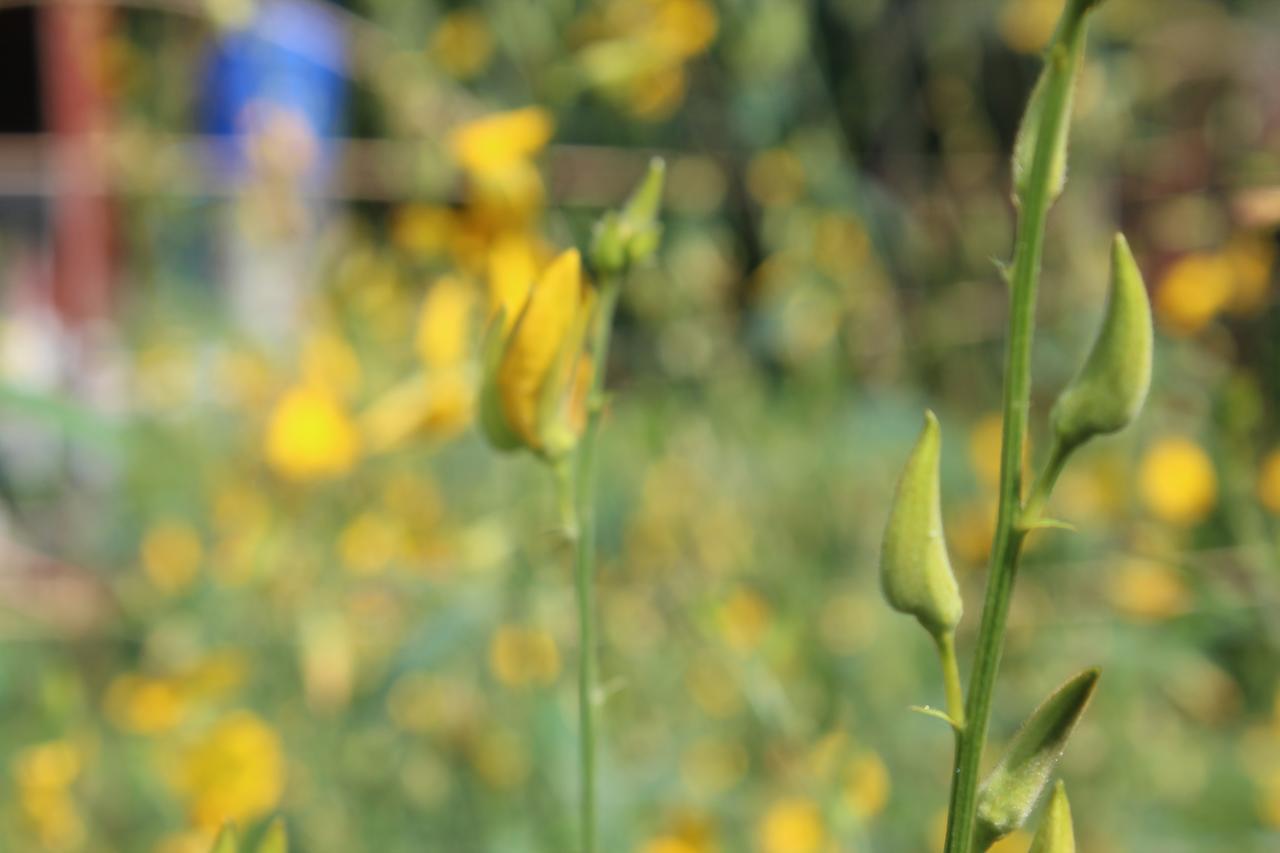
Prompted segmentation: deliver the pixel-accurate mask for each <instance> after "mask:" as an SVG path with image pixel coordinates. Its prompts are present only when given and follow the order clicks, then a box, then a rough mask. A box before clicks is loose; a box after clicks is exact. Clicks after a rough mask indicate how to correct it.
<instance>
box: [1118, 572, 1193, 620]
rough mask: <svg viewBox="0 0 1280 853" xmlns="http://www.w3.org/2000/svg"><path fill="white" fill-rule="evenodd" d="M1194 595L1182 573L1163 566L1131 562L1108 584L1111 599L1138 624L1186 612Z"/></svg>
mask: <svg viewBox="0 0 1280 853" xmlns="http://www.w3.org/2000/svg"><path fill="white" fill-rule="evenodd" d="M1190 597H1191V596H1190V593H1189V592H1188V591H1187V587H1186V584H1185V583H1183V580H1182V577H1181V575H1179V574H1178V572H1177V571H1176V570H1175V569H1173V568H1171V567H1170V566H1166V565H1164V564H1163V563H1156V562H1152V561H1150V560H1138V559H1132V560H1129V561H1128V562H1127V563H1125V565H1124V566H1123V567H1122V568H1121V569H1120V571H1119V572H1117V573H1116V574H1115V575H1113V576H1112V577H1111V578H1110V579H1109V581H1108V583H1107V598H1108V599H1110V601H1111V603H1112V605H1113V606H1114V607H1115V608H1116V609H1117V610H1119V611H1121V612H1122V613H1124V614H1126V615H1128V616H1131V617H1133V618H1134V619H1138V620H1158V619H1168V618H1170V617H1172V616H1177V615H1179V614H1181V613H1184V612H1186V610H1187V605H1188V603H1189V600H1190Z"/></svg>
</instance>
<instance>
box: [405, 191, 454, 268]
mask: <svg viewBox="0 0 1280 853" xmlns="http://www.w3.org/2000/svg"><path fill="white" fill-rule="evenodd" d="M456 218H457V215H456V214H455V213H454V212H453V211H452V210H450V209H449V208H447V207H436V206H434V205H428V204H406V205H403V206H401V207H399V208H397V209H396V212H395V214H394V215H393V216H392V219H391V242H392V244H393V245H395V247H396V248H398V249H400V250H401V251H403V252H408V253H409V254H411V255H417V256H419V257H423V258H431V257H436V256H438V255H442V254H444V253H445V251H446V250H447V249H448V248H449V245H450V243H451V242H452V240H453V237H454V229H455V225H456Z"/></svg>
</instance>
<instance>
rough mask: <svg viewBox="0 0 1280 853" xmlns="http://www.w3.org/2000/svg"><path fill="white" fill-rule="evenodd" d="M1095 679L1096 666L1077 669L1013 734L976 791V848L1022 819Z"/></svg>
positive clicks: (987, 844)
mask: <svg viewBox="0 0 1280 853" xmlns="http://www.w3.org/2000/svg"><path fill="white" fill-rule="evenodd" d="M1097 684H1098V670H1096V669H1087V670H1085V671H1084V672H1082V673H1080V674H1079V675H1077V676H1076V677H1075V678H1072V679H1071V680H1070V681H1068V682H1067V683H1066V684H1064V685H1063V686H1062V687H1059V688H1058V690H1057V691H1056V692H1054V694H1053V695H1052V696H1050V697H1049V698H1048V699H1046V700H1045V702H1044V704H1043V705H1041V706H1040V707H1039V708H1037V709H1036V710H1035V711H1034V712H1033V713H1032V714H1031V716H1030V717H1029V718H1028V719H1027V721H1026V723H1024V724H1023V726H1022V728H1021V729H1020V730H1019V731H1018V733H1017V734H1016V735H1014V738H1013V742H1012V743H1011V744H1010V745H1009V749H1008V751H1007V752H1006V753H1005V755H1004V757H1003V758H1002V759H1000V763H999V764H997V765H996V768H995V769H994V770H992V771H991V775H990V776H988V777H987V780H986V782H984V783H983V785H982V790H981V791H980V792H979V793H978V827H977V836H976V837H977V842H978V843H977V845H976V847H977V849H978V850H986V849H987V848H988V847H990V846H991V845H992V844H993V843H995V842H996V841H997V840H999V839H1001V838H1003V837H1004V836H1006V835H1008V834H1009V833H1010V832H1013V831H1014V830H1015V829H1019V828H1021V827H1022V825H1023V824H1024V823H1026V821H1027V816H1028V815H1029V814H1031V810H1032V809H1033V808H1035V804H1036V800H1038V799H1040V794H1041V793H1042V792H1043V791H1044V787H1045V785H1047V784H1048V783H1049V776H1050V775H1051V774H1052V773H1053V770H1054V768H1055V767H1056V766H1057V765H1058V760H1059V759H1060V758H1061V757H1062V752H1063V750H1064V749H1065V748H1066V745H1067V738H1069V737H1070V736H1071V732H1072V731H1073V730H1074V729H1075V727H1076V723H1077V722H1078V721H1079V719H1080V715H1081V714H1083V713H1084V709H1085V707H1086V706H1087V705H1088V704H1089V700H1090V699H1091V698H1092V697H1093V691H1094V688H1096V687H1097Z"/></svg>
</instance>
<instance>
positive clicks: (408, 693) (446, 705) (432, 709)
mask: <svg viewBox="0 0 1280 853" xmlns="http://www.w3.org/2000/svg"><path fill="white" fill-rule="evenodd" d="M479 706H480V699H479V697H478V696H477V695H476V692H475V690H474V688H472V686H471V685H470V684H468V683H467V682H464V681H461V680H459V679H456V678H452V677H449V676H443V675H428V674H426V673H423V672H410V673H407V674H405V675H402V676H401V677H400V678H398V679H397V680H396V682H395V684H393V685H391V690H390V692H388V693H387V715H388V716H389V717H390V718H391V721H392V722H393V723H395V725H396V726H397V727H398V728H400V729H401V730H403V731H406V732H419V733H432V734H439V735H449V734H456V733H460V732H462V731H465V730H466V729H468V728H470V727H471V726H473V725H474V724H475V723H476V721H477V718H478V716H479V714H480V710H481V709H480V707H479Z"/></svg>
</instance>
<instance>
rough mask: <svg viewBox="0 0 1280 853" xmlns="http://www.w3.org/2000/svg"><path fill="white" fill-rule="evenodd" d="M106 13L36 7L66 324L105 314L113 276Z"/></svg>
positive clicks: (57, 4)
mask: <svg viewBox="0 0 1280 853" xmlns="http://www.w3.org/2000/svg"><path fill="white" fill-rule="evenodd" d="M109 14H110V12H109V10H108V8H107V7H106V6H105V5H103V4H100V3H96V2H76V0H47V2H45V3H44V4H43V5H42V6H41V9H40V49H41V50H40V52H41V84H42V87H43V93H44V107H45V116H46V125H47V127H48V129H49V131H50V133H51V139H52V141H53V157H52V159H51V164H52V175H51V177H52V184H53V194H52V196H51V198H50V209H49V216H50V225H51V232H52V234H51V237H52V249H53V282H52V284H53V290H52V296H53V303H54V306H55V308H56V309H57V311H58V313H59V314H60V316H61V317H62V318H63V321H64V322H65V323H67V325H68V326H70V327H78V326H82V325H83V324H84V323H86V322H87V321H91V320H94V319H98V318H102V317H104V316H105V315H106V313H107V309H108V299H109V294H110V280H111V257H110V254H111V252H110V250H111V215H110V209H109V205H108V200H107V195H106V180H105V178H106V170H105V162H104V154H103V151H102V146H101V144H100V138H99V136H98V134H99V133H100V132H101V131H102V130H104V129H105V127H106V118H107V105H106V99H105V93H104V91H103V86H102V79H101V73H100V68H101V57H102V51H101V46H102V39H103V37H104V36H105V35H106V32H107V25H108V21H109V18H108V16H109Z"/></svg>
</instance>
